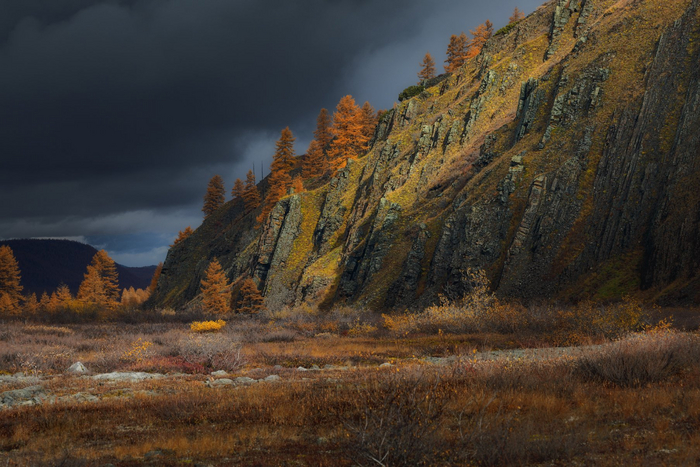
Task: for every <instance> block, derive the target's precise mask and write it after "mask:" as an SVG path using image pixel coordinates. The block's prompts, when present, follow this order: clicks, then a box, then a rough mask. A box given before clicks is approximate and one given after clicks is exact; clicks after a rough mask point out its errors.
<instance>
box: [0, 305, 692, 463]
mask: <svg viewBox="0 0 700 467" xmlns="http://www.w3.org/2000/svg"><path fill="white" fill-rule="evenodd" d="M550 311H551V310H550ZM632 311H634V309H632ZM286 313H287V314H286V315H284V316H277V317H276V318H275V317H270V316H265V317H260V318H257V319H248V320H237V321H236V320H230V321H229V323H228V324H227V325H226V327H225V328H224V329H222V330H221V331H220V332H218V333H213V334H206V335H200V334H196V333H193V332H191V331H190V330H189V326H188V325H187V324H177V323H171V324H158V323H150V324H149V323H146V324H141V325H138V326H137V325H127V324H102V325H56V326H49V325H23V324H18V323H17V324H15V323H10V324H5V325H4V326H3V327H2V329H1V330H0V374H2V373H14V372H17V371H22V372H23V373H25V374H28V373H29V374H32V373H33V374H37V375H44V376H46V377H47V378H46V379H45V380H44V383H43V384H44V386H45V387H46V388H47V390H49V391H51V392H52V393H53V394H55V395H70V394H75V393H78V392H90V393H92V394H96V395H98V396H99V397H100V401H99V402H95V403H77V402H61V403H56V404H54V405H50V404H45V405H40V406H34V407H15V408H11V409H5V410H0V465H8V466H19V465H22V466H24V465H56V466H57V465H64V466H71V465H104V464H113V465H119V466H130V465H143V464H150V465H183V464H184V465H187V464H192V465H194V464H197V463H205V464H208V463H212V464H213V465H288V464H289V463H290V462H293V463H294V464H295V465H368V466H369V465H542V464H547V465H571V464H575V463H578V464H585V465H620V464H622V463H628V464H630V465H695V464H697V463H698V462H700V447H698V446H700V363H699V362H700V342H699V338H698V335H697V334H696V333H686V332H680V331H673V330H670V329H667V328H664V327H660V328H657V329H655V330H650V331H647V332H645V333H640V334H627V335H624V336H623V337H619V338H612V340H610V339H607V338H606V337H605V335H600V334H595V335H592V336H591V335H589V336H588V342H602V343H603V345H599V346H592V347H581V348H579V349H574V350H572V351H571V352H569V353H567V354H564V355H563V356H561V357H558V358H550V359H548V360H518V359H504V360H495V361H481V360H476V359H474V358H472V356H473V355H474V351H475V350H477V349H478V350H489V349H490V348H517V347H519V346H520V345H521V344H522V343H524V342H526V343H529V344H530V345H531V344H532V343H533V342H534V343H535V344H536V345H540V346H545V345H548V344H550V345H551V344H552V343H557V342H558V341H552V340H549V337H548V336H544V337H543V336H540V335H538V334H537V333H536V332H534V331H533V330H534V329H536V328H535V327H536V326H537V327H538V329H539V328H540V327H541V328H542V329H544V328H547V329H554V330H556V328H555V327H554V325H552V324H551V323H545V324H543V318H541V317H542V316H545V315H546V313H542V312H539V311H538V312H537V313H534V312H533V313H531V315H528V316H529V318H528V320H529V321H528V322H529V323H530V324H527V326H525V329H524V330H516V332H511V331H509V330H508V329H507V327H506V328H502V330H501V332H497V331H496V330H495V329H484V330H482V331H481V332H472V330H470V329H466V328H462V329H456V333H450V332H447V331H445V330H443V329H441V328H437V329H435V330H433V329H430V330H421V329H420V328H419V329H417V330H414V331H412V332H409V333H407V334H406V333H395V332H394V331H392V330H391V329H387V328H386V327H383V326H382V323H381V318H380V317H377V316H372V315H368V314H363V313H357V314H355V315H353V312H351V311H347V310H345V311H342V312H338V315H339V317H340V318H342V319H338V320H337V321H336V322H335V325H336V327H335V328H334V327H333V324H334V323H333V322H331V321H330V320H327V319H326V318H325V317H324V316H320V315H314V314H312V313H308V311H304V312H303V313H302V312H298V311H297V312H286ZM592 313H593V315H592V316H598V315H599V311H594V312H592ZM619 315H620V316H623V317H628V316H630V313H628V312H627V311H624V310H623V312H620V314H619ZM549 316H558V318H557V319H559V320H564V321H566V320H568V319H570V320H572V321H573V320H574V318H573V317H571V316H568V315H566V314H561V315H560V314H550V315H549ZM535 317H539V318H538V319H539V321H538V320H537V319H535ZM632 317H633V318H634V316H632ZM358 318H359V319H358ZM545 321H546V320H545ZM339 323H340V324H339ZM358 323H359V324H358ZM567 323H568V324H566V323H565V324H566V326H569V327H568V328H566V329H569V330H571V329H573V330H575V331H578V330H580V329H581V328H580V327H577V326H578V324H576V322H573V323H572V322H570V321H569V322H567ZM599 324H600V329H604V328H606V326H607V324H606V323H599ZM547 326H549V327H547ZM353 328H354V329H356V330H358V332H355V333H351V332H350V330H352V329H353ZM372 328H376V329H372ZM607 329H610V328H609V327H608V328H607ZM567 332H568V331H567ZM601 332H602V331H601ZM606 332H607V331H606ZM561 333H562V334H561V335H563V333H564V331H561ZM623 333H624V332H623V330H622V329H618V330H617V331H615V332H611V335H622V334H623ZM344 334H346V335H344ZM315 336H317V337H315ZM200 338H204V339H205V340H202V341H200V340H198V339H200ZM448 355H456V356H458V357H459V358H458V359H457V360H456V361H455V362H454V363H452V364H449V365H445V366H439V365H430V364H427V363H425V362H424V361H423V360H421V358H420V357H424V356H448ZM77 360H80V361H82V362H83V363H85V365H86V366H87V367H88V368H89V369H90V370H91V371H92V372H94V373H97V372H110V371H115V370H133V369H136V370H140V371H159V372H162V373H174V372H180V373H187V375H185V376H180V377H177V378H174V377H173V378H166V379H162V380H153V381H146V382H142V383H128V384H127V383H123V384H122V383H98V382H96V381H94V380H90V379H85V378H81V377H69V376H63V375H62V372H63V371H64V370H65V368H66V367H67V366H68V365H70V364H71V363H73V362H74V361H77ZM386 361H391V362H392V363H394V366H392V367H388V368H379V367H378V364H379V363H383V362H386ZM325 363H330V364H333V365H349V366H350V369H349V370H347V371H340V370H327V371H322V372H299V371H295V370H294V368H296V366H299V365H303V366H306V367H309V366H311V365H312V364H318V365H319V366H323V365H322V364H325ZM274 365H281V366H282V368H279V367H277V368H273V366H274ZM221 368H227V369H228V371H229V372H230V373H231V376H230V377H232V378H233V377H235V376H244V375H258V376H255V377H256V378H259V377H260V376H265V375H267V374H278V375H280V376H281V377H282V381H280V382H277V383H257V384H254V385H251V386H238V387H224V388H211V387H207V386H206V385H205V384H204V382H205V381H206V380H207V379H208V376H207V375H208V373H209V372H210V371H212V370H218V369H221ZM257 368H259V370H258V369H257ZM15 387H16V385H15V386H13V385H5V386H0V392H2V391H6V390H9V389H14V388H15Z"/></svg>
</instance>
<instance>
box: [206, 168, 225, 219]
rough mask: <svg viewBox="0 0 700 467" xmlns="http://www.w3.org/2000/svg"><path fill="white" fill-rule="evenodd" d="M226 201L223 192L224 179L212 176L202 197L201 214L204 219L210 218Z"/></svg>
mask: <svg viewBox="0 0 700 467" xmlns="http://www.w3.org/2000/svg"><path fill="white" fill-rule="evenodd" d="M224 201H226V191H225V190H224V179H223V178H221V176H220V175H214V176H213V177H212V178H211V180H209V185H208V186H207V193H206V194H205V195H204V206H203V207H202V212H203V213H204V217H205V218H207V217H209V216H211V215H212V214H213V213H214V212H215V211H216V210H217V209H219V208H220V207H221V206H223V205H224Z"/></svg>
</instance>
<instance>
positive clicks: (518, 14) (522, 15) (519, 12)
mask: <svg viewBox="0 0 700 467" xmlns="http://www.w3.org/2000/svg"><path fill="white" fill-rule="evenodd" d="M523 18H525V13H523V12H522V10H520V8H518V7H517V6H516V7H515V10H513V14H512V15H511V17H510V18H509V22H508V24H512V23H517V22H518V21H520V20H521V19H523Z"/></svg>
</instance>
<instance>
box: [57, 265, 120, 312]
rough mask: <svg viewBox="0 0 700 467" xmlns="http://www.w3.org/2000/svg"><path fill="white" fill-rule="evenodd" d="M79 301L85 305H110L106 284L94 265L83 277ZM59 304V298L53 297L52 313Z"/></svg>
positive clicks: (79, 290)
mask: <svg viewBox="0 0 700 467" xmlns="http://www.w3.org/2000/svg"><path fill="white" fill-rule="evenodd" d="M78 300H80V301H81V302H84V303H91V304H93V305H99V306H103V305H104V306H106V305H107V304H108V302H109V301H108V300H107V293H106V292H105V289H104V283H103V282H102V278H101V277H100V273H99V271H98V270H97V268H96V267H95V266H93V265H91V264H90V265H88V267H87V272H86V273H85V276H84V277H83V282H81V283H80V288H79V289H78ZM57 304H58V300H57V297H55V294H54V296H52V297H51V304H50V306H49V309H50V311H56V306H57Z"/></svg>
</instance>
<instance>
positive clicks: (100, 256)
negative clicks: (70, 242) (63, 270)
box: [66, 250, 121, 303]
mask: <svg viewBox="0 0 700 467" xmlns="http://www.w3.org/2000/svg"><path fill="white" fill-rule="evenodd" d="M92 264H93V265H94V266H95V267H96V268H97V271H98V272H99V273H100V278H101V279H102V283H103V284H104V290H105V293H106V294H107V300H109V302H110V303H117V302H119V298H120V296H121V294H120V291H119V273H118V272H117V265H116V264H115V262H114V260H113V259H112V258H110V257H109V255H108V254H107V252H106V251H105V250H100V251H98V252H97V253H95V256H94V257H93V258H92ZM66 290H68V287H66Z"/></svg>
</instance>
